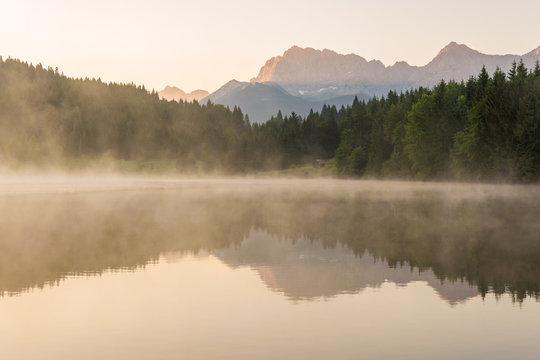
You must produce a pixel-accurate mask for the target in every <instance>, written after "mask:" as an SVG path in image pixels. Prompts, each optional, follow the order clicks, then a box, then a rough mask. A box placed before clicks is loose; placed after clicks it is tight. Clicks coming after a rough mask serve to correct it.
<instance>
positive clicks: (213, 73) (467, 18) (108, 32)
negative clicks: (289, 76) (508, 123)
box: [0, 0, 540, 91]
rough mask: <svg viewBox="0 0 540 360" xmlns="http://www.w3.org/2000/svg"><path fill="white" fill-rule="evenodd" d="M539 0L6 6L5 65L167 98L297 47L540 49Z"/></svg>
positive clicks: (422, 51) (240, 74) (2, 17)
mask: <svg viewBox="0 0 540 360" xmlns="http://www.w3.org/2000/svg"><path fill="white" fill-rule="evenodd" d="M538 14H540V1H538V0H514V1H501V0H489V1H487V0H453V1H448V0H445V1H436V0H407V1H405V0H370V1H364V0H356V1H347V0H333V1H317V0H310V1H307V0H300V1H295V0H272V1H264V2H262V1H261V2H259V1H253V0H248V1H244V0H230V1H224V0H205V1H196V0H192V1H183V0H182V1H168V0H162V1H159V0H154V1H150V0H145V1H139V0H131V1H127V0H122V1H114V0H108V1H102V0H94V1H88V0H85V1H77V0H48V1H42V0H18V1H5V0H0V56H3V57H4V58H5V57H8V56H11V57H15V58H20V59H22V60H25V61H30V62H33V63H38V62H41V63H42V64H43V65H45V66H53V67H56V66H57V67H58V68H59V69H60V70H61V71H63V72H64V73H65V74H66V75H69V76H77V77H81V76H82V77H85V76H88V77H96V78H97V77H101V78H102V80H105V81H116V82H131V81H133V82H135V83H136V84H144V85H145V86H147V87H148V88H155V89H156V90H160V89H161V88H163V87H164V86H165V85H176V86H178V87H180V88H182V89H183V90H186V91H191V90H194V89H196V88H202V89H206V90H210V91H213V90H216V89H217V88H218V87H220V86H221V85H223V84H224V83H225V82H227V81H228V80H230V79H233V78H235V79H238V80H245V81H247V80H249V79H250V78H251V77H254V76H256V75H257V73H258V71H259V69H260V67H261V66H262V65H263V64H264V62H265V61H266V60H267V59H269V58H270V57H272V56H276V55H281V54H282V53H283V51H285V50H286V49H288V48H289V47H291V46H292V45H299V46H302V47H306V46H309V47H314V48H317V49H323V48H328V49H332V50H335V51H337V52H339V53H355V54H358V55H361V56H363V57H364V58H366V59H368V60H371V59H379V60H381V61H382V62H383V63H384V64H386V65H392V64H393V63H394V62H396V61H398V60H405V61H407V62H408V63H410V64H412V65H424V64H426V63H427V62H429V61H430V60H431V59H432V58H433V57H434V56H435V55H436V54H437V52H438V51H439V50H440V49H441V48H442V47H444V46H445V45H446V44H447V43H449V42H450V41H457V42H458V43H465V44H467V45H469V46H470V47H472V48H475V49H477V50H480V51H482V52H484V53H488V54H504V53H513V54H523V53H526V52H529V51H531V50H532V49H534V48H536V47H537V46H539V45H540V20H539V18H538Z"/></svg>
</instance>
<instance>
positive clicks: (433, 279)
mask: <svg viewBox="0 0 540 360" xmlns="http://www.w3.org/2000/svg"><path fill="white" fill-rule="evenodd" d="M525 195H526V193H525V194H523V196H521V195H520V196H512V197H501V196H487V197H473V198H468V197H459V198H453V197H448V196H447V194H444V193H441V194H437V193H433V192H411V193H408V194H407V195H406V196H405V195H404V194H401V195H400V196H392V197H387V196H366V194H364V193H362V192H354V191H342V192H339V191H320V189H319V190H315V189H313V191H295V189H289V190H284V189H281V190H280V191H241V189H238V190H237V191H224V192H212V191H208V189H204V188H201V189H198V190H193V189H191V190H189V191H188V190H186V189H176V190H175V189H163V190H159V189H153V190H144V191H122V192H96V193H75V194H54V195H52V194H41V195H40V194H37V195H36V194H34V195H18V196H4V197H0V214H1V216H0V234H1V235H0V294H3V295H14V294H19V293H21V292H24V291H28V290H29V289H32V288H36V287H43V286H47V285H51V284H55V283H58V282H59V281H61V280H62V279H64V278H65V277H66V276H71V275H81V274H84V275H88V274H99V273H101V272H103V271H108V270H120V269H127V270H133V269H138V268H142V267H144V266H145V265H147V264H149V263H152V262H156V261H157V260H158V259H159V258H160V257H161V256H164V255H165V256H166V254H169V253H172V252H174V253H180V254H186V253H199V252H200V251H201V250H204V251H208V252H210V253H211V254H213V256H216V257H217V258H219V259H221V260H222V261H223V262H224V263H226V264H228V265H229V266H232V267H237V266H250V267H252V268H253V269H254V270H255V271H257V272H258V274H259V275H260V277H261V279H262V281H263V282H264V283H265V284H266V285H267V286H268V287H269V288H271V289H273V290H276V291H280V292H282V293H284V295H285V296H287V297H288V298H290V299H292V300H298V299H307V300H309V299H314V298H317V297H331V296H334V295H336V294H340V293H354V292H357V291H360V290H361V289H363V288H365V287H375V286H380V285H381V284H382V283H383V282H385V281H392V282H395V283H397V284H406V283H408V282H410V281H417V280H418V281H426V282H427V283H428V284H429V285H430V286H432V287H433V288H434V289H435V290H436V291H437V292H438V293H439V294H440V295H441V297H443V298H444V299H446V300H447V301H449V302H450V303H455V302H459V301H462V300H464V299H467V298H469V297H472V296H476V295H477V294H481V295H482V296H485V295H486V293H488V292H493V293H495V294H496V295H501V294H503V293H509V294H511V295H512V296H513V298H514V300H517V301H521V300H523V299H524V298H525V297H527V296H534V297H537V296H538V295H539V294H540V239H539V238H538V231H539V228H538V226H539V224H538V215H539V214H540V203H539V201H538V198H537V197H535V196H532V197H531V196H525Z"/></svg>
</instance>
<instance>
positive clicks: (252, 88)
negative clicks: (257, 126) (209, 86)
mask: <svg viewBox="0 0 540 360" xmlns="http://www.w3.org/2000/svg"><path fill="white" fill-rule="evenodd" d="M354 96H355V95H344V96H339V97H335V98H332V99H325V100H319V101H315V100H308V99H304V98H301V97H299V96H294V95H291V94H289V93H288V92H287V91H285V90H284V89H283V88H282V87H281V86H280V85H278V84H276V83H272V82H266V83H248V82H239V81H237V80H231V81H229V82H228V83H227V84H225V85H223V86H222V87H221V88H219V89H218V90H217V91H215V92H214V93H212V94H210V95H209V96H207V97H205V98H203V99H202V100H201V103H203V104H204V103H206V102H207V101H210V102H212V103H216V104H221V105H225V106H229V107H230V108H232V107H234V106H239V107H240V108H241V109H242V111H243V112H244V113H245V114H248V115H249V118H250V120H251V121H252V122H256V123H262V122H265V121H266V120H268V119H270V118H271V117H272V116H273V115H276V113H277V112H278V110H281V111H282V112H283V114H291V113H292V112H295V113H297V114H301V115H305V114H307V113H309V111H310V110H311V109H313V110H314V111H319V110H320V109H321V108H322V107H323V105H324V104H330V105H336V106H338V107H340V106H342V105H347V104H350V103H352V101H353V99H354ZM358 96H359V97H360V98H362V99H365V98H367V97H366V96H365V95H364V94H359V95H358Z"/></svg>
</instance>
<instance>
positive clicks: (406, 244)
mask: <svg viewBox="0 0 540 360" xmlns="http://www.w3.org/2000/svg"><path fill="white" fill-rule="evenodd" d="M0 215H1V216H0V294H1V296H0V320H1V321H0V359H488V358H489V359H509V358H510V359H511V358H519V359H538V358H540V347H539V345H538V339H540V326H539V324H540V296H539V295H540V235H539V234H540V220H539V218H540V188H539V187H537V186H509V185H465V184H444V183H400V182H369V181H363V182H360V181H330V180H240V179H236V180H235V179H228V180H174V179H122V178H110V179H99V180H98V179H88V178H87V179H73V178H71V179H52V178H51V179H45V180H44V179H41V180H40V181H39V182H36V181H35V180H34V179H31V178H26V179H20V178H11V179H3V180H1V181H0Z"/></svg>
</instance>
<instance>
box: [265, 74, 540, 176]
mask: <svg viewBox="0 0 540 360" xmlns="http://www.w3.org/2000/svg"><path fill="white" fill-rule="evenodd" d="M255 129H256V132H257V133H259V132H260V133H262V134H264V136H261V137H262V138H269V137H270V138H275V139H277V141H278V142H279V146H278V147H277V148H279V149H280V150H281V151H283V152H284V153H285V154H287V159H288V161H289V163H294V162H295V161H300V159H301V158H302V157H303V156H306V155H311V156H313V155H315V154H316V155H318V156H320V157H324V158H330V157H332V156H335V160H336V167H337V171H338V173H339V174H342V175H370V176H376V177H402V178H414V179H462V180H494V181H500V180H509V181H526V182H527V181H537V180H538V179H539V176H540V67H539V66H538V64H537V65H536V67H535V69H534V70H532V71H529V70H527V69H526V68H525V66H524V65H523V63H520V64H519V65H516V64H514V66H513V67H512V69H511V70H510V71H509V73H508V74H507V75H506V74H504V73H503V72H501V71H499V70H497V71H496V72H495V73H494V74H493V75H492V76H491V77H490V76H489V75H488V73H487V72H486V70H485V69H482V72H481V73H480V74H479V75H478V77H471V78H470V79H469V80H468V81H467V82H466V83H455V82H449V83H445V82H444V81H441V82H440V84H439V85H437V86H436V87H434V88H433V89H431V90H430V89H425V88H418V89H414V90H411V91H406V92H404V93H400V94H398V93H396V92H392V91H391V92H389V93H388V95H387V97H383V98H380V99H378V98H373V99H371V100H369V101H367V102H360V101H358V100H357V99H355V101H354V102H353V104H352V105H351V106H349V107H347V108H344V107H342V108H341V109H340V110H337V109H336V108H335V107H328V106H326V107H324V108H323V109H322V111H321V112H320V113H313V112H312V113H311V114H309V115H308V116H307V117H306V118H305V119H301V118H299V117H297V116H295V115H294V114H293V115H292V116H290V117H285V118H282V117H281V116H280V115H279V114H278V116H277V117H274V118H272V119H271V120H270V121H269V122H267V123H265V124H263V125H262V126H255Z"/></svg>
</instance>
